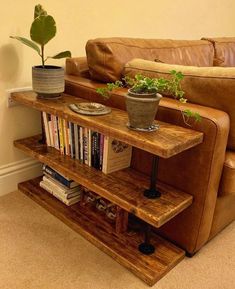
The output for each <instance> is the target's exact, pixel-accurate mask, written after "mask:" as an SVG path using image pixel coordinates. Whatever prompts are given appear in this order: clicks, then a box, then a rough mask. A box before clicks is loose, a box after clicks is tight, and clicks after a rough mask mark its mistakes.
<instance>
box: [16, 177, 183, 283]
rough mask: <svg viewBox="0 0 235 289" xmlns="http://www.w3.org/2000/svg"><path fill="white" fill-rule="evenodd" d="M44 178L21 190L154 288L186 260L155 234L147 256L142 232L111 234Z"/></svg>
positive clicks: (28, 184) (107, 228)
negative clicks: (69, 203)
mask: <svg viewBox="0 0 235 289" xmlns="http://www.w3.org/2000/svg"><path fill="white" fill-rule="evenodd" d="M40 180H41V178H36V179H33V180H30V181H26V182H23V183H21V184H19V190H20V191H21V192H23V193H24V194H26V195H27V196H28V197H30V198H31V199H32V200H34V201H35V202H37V203H38V204H39V205H41V206H42V207H43V208H45V209H46V210H48V211H49V212H50V213H51V214H53V215H54V216H56V217H57V218H59V219H60V220H61V221H62V222H64V223H65V224H66V225H68V226H69V227H70V228H72V229H73V230H74V231H76V232H78V233H79V234H80V235H82V236H83V237H84V238H86V239H87V240H88V241H90V242H91V243H92V244H94V245H95V246H96V247H98V248H99V249H101V250H102V251H103V252H105V253H106V254H108V255H110V256H111V257H112V258H114V259H115V260H116V261H117V262H118V263H120V264H121V265H123V266H124V267H126V268H127V269H129V270H130V271H131V272H133V273H134V274H135V275H137V276H138V277H139V278H140V279H142V280H143V281H144V282H146V283H147V284H148V285H150V286H152V285H154V284H155V283H156V282H157V281H158V280H159V279H161V278H162V277H163V276H164V275H165V274H166V273H167V272H168V271H169V270H171V269H172V268H173V267H174V266H175V265H176V264H177V263H179V262H180V261H181V260H182V259H183V258H184V251H183V250H181V249H179V248H177V247H176V246H175V245H173V244H171V243H169V242H167V241H165V240H164V239H162V238H160V237H159V236H157V235H155V234H154V236H153V238H152V243H153V245H154V246H155V247H156V251H155V253H154V254H152V255H150V256H146V255H143V254H142V253H140V252H139V251H138V245H139V244H140V243H141V242H142V240H143V236H142V234H141V233H139V232H135V231H133V232H130V231H129V232H126V233H123V234H116V233H115V231H110V227H109V226H108V227H106V226H105V225H104V224H103V223H102V221H101V222H99V221H98V222H97V219H96V218H94V216H93V214H90V213H89V210H87V211H86V212H85V213H84V208H83V210H82V211H80V209H81V207H80V206H79V204H75V205H73V206H70V207H67V206H66V205H64V204H63V203H62V202H60V201H58V200H57V199H56V198H55V197H53V196H52V195H50V194H49V193H47V192H46V191H45V190H44V189H42V188H41V187H40V186H39V182H40Z"/></svg>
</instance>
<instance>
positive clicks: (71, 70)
mask: <svg viewBox="0 0 235 289" xmlns="http://www.w3.org/2000/svg"><path fill="white" fill-rule="evenodd" d="M65 71H66V74H68V75H76V76H82V77H85V78H90V73H89V67H88V64H87V58H86V57H85V56H84V57H72V58H66V69H65Z"/></svg>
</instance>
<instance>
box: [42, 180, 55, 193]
mask: <svg viewBox="0 0 235 289" xmlns="http://www.w3.org/2000/svg"><path fill="white" fill-rule="evenodd" d="M39 186H40V187H41V188H43V189H44V190H46V191H47V192H48V193H50V194H52V195H53V192H52V189H51V188H49V186H47V184H46V183H45V182H44V181H41V182H40V183H39Z"/></svg>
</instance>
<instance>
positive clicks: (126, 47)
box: [86, 37, 214, 82]
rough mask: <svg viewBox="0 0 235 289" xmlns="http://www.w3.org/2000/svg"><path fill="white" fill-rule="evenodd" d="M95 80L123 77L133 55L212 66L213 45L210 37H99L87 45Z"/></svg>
mask: <svg viewBox="0 0 235 289" xmlns="http://www.w3.org/2000/svg"><path fill="white" fill-rule="evenodd" d="M86 54H87V62H88V66H89V72H90V75H91V78H92V79H95V80H99V81H101V82H112V81H115V80H118V79H121V76H122V71H123V68H124V65H125V63H126V62H128V61H130V60H131V59H133V58H142V59H146V60H152V61H154V60H157V61H160V62H164V63H170V64H181V65H194V66H212V65H213V58H214V49H213V44H212V43H211V42H209V41H206V40H170V39H164V40H162V39H138V38H117V37H115V38H98V39H94V40H89V41H88V42H87V44H86Z"/></svg>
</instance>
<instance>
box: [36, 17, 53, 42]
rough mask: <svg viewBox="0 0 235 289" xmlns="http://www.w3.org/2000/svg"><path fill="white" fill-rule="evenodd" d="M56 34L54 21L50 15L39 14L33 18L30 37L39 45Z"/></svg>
mask: <svg viewBox="0 0 235 289" xmlns="http://www.w3.org/2000/svg"><path fill="white" fill-rule="evenodd" d="M55 35H56V23H55V20H54V18H53V17H52V16H50V15H46V16H45V15H41V16H39V17H37V18H35V19H34V21H33V23H32V25H31V29H30V37H31V39H32V40H33V41H35V42H36V43H38V44H40V45H45V44H46V43H47V42H48V41H50V40H51V39H52V38H53V37H54V36H55Z"/></svg>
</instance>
